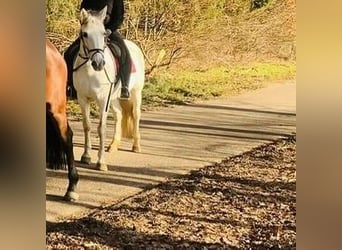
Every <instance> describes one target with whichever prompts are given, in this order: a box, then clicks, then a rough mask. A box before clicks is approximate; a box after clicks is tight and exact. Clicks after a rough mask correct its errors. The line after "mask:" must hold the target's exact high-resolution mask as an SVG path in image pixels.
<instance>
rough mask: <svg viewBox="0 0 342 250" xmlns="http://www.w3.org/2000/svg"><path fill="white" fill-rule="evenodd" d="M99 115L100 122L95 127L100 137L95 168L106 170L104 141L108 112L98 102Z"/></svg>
mask: <svg viewBox="0 0 342 250" xmlns="http://www.w3.org/2000/svg"><path fill="white" fill-rule="evenodd" d="M99 106H100V111H101V116H100V123H99V126H98V128H97V132H98V134H99V137H100V148H99V152H98V157H99V159H98V162H97V164H96V168H97V169H98V170H101V171H107V170H108V167H107V164H106V160H105V141H106V129H107V116H108V113H107V112H106V111H105V105H104V104H99Z"/></svg>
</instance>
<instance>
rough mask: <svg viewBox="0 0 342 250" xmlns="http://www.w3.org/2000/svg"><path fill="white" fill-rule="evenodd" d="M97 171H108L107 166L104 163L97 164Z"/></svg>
mask: <svg viewBox="0 0 342 250" xmlns="http://www.w3.org/2000/svg"><path fill="white" fill-rule="evenodd" d="M96 169H97V170H100V171H108V167H107V164H104V163H97V164H96Z"/></svg>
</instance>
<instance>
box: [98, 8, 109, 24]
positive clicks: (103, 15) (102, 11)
mask: <svg viewBox="0 0 342 250" xmlns="http://www.w3.org/2000/svg"><path fill="white" fill-rule="evenodd" d="M106 15H107V5H106V6H105V7H104V8H103V9H102V10H100V11H99V14H98V17H99V18H100V19H101V20H102V22H103V21H104V20H105V18H106Z"/></svg>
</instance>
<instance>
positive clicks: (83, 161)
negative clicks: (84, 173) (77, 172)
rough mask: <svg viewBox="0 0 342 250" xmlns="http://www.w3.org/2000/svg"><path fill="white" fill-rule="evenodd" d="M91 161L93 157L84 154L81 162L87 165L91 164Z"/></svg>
mask: <svg viewBox="0 0 342 250" xmlns="http://www.w3.org/2000/svg"><path fill="white" fill-rule="evenodd" d="M90 162H91V158H90V157H89V156H82V157H81V163H85V164H87V165H89V164H90Z"/></svg>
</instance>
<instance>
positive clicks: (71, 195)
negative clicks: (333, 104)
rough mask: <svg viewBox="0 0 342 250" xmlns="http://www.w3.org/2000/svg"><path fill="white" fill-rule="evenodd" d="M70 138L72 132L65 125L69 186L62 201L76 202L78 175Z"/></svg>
mask: <svg viewBox="0 0 342 250" xmlns="http://www.w3.org/2000/svg"><path fill="white" fill-rule="evenodd" d="M72 137H73V132H72V130H71V128H70V126H69V125H67V140H66V143H65V151H66V155H67V163H68V178H69V185H68V190H67V192H66V194H65V196H64V199H66V200H67V201H76V200H78V197H79V195H78V193H77V192H76V187H77V182H78V173H77V169H76V167H75V164H74V152H73V145H72Z"/></svg>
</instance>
